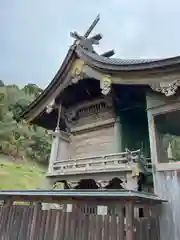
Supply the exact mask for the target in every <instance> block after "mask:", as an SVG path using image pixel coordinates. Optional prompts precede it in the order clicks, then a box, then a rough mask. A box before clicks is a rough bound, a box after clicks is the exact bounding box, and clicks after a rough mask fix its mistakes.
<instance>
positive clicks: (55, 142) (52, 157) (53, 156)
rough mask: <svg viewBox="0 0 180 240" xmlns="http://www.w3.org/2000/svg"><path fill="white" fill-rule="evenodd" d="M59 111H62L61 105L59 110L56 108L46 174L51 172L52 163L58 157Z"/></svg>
mask: <svg viewBox="0 0 180 240" xmlns="http://www.w3.org/2000/svg"><path fill="white" fill-rule="evenodd" d="M61 109H62V105H61V104H60V105H59V108H58V118H57V124H56V129H55V134H54V136H53V141H52V147H51V154H50V158H49V167H48V173H52V172H53V163H54V161H56V160H57V157H58V152H59V141H60V138H59V134H58V133H60V129H59V124H60V118H61Z"/></svg>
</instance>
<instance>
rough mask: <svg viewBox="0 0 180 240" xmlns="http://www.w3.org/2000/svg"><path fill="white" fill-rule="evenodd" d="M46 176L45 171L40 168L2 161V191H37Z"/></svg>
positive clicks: (0, 161) (0, 166) (0, 187)
mask: <svg viewBox="0 0 180 240" xmlns="http://www.w3.org/2000/svg"><path fill="white" fill-rule="evenodd" d="M44 174H45V170H44V169H43V168H41V167H39V166H36V165H32V164H30V163H26V164H18V163H15V162H11V161H8V160H6V159H0V190H27V189H37V188H39V187H41V185H42V183H43V177H44Z"/></svg>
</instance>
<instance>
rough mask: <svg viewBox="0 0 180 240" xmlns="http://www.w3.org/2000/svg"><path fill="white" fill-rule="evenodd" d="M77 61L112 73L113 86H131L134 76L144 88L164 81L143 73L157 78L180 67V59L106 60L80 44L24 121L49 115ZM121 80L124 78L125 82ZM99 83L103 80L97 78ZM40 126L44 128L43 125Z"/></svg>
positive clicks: (34, 102)
mask: <svg viewBox="0 0 180 240" xmlns="http://www.w3.org/2000/svg"><path fill="white" fill-rule="evenodd" d="M76 60H79V61H81V62H83V65H84V66H85V67H86V66H89V67H90V68H91V69H94V70H95V71H96V73H98V74H100V75H101V77H102V76H103V74H107V75H108V74H109V75H110V76H111V77H112V79H113V81H114V82H113V81H112V83H115V84H129V82H128V81H127V82H126V77H128V78H129V76H130V84H131V85H137V84H138V85H142V86H143V85H146V86H151V82H152V83H153V81H154V82H156V80H157V81H159V82H160V80H158V78H156V79H151V77H149V76H148V77H146V75H145V78H144V77H143V78H142V77H140V76H141V73H146V72H147V71H148V72H149V73H150V74H154V76H156V74H157V73H161V74H163V75H164V72H165V71H168V70H169V71H170V70H171V71H173V70H172V69H173V67H174V68H176V69H178V68H179V67H180V57H179V56H178V57H173V58H167V59H140V60H122V59H117V58H107V57H103V56H100V55H98V54H96V53H92V52H89V51H87V50H85V49H83V48H82V47H80V46H79V45H77V44H73V45H72V46H71V47H70V49H69V50H68V53H67V55H66V57H65V59H64V61H63V63H62V65H61V67H60V69H59V70H58V72H57V74H56V75H55V77H54V78H53V80H52V81H51V82H50V84H49V85H48V86H47V88H46V89H45V90H44V91H43V92H42V93H41V94H40V95H39V96H38V97H37V99H35V100H34V101H33V102H32V103H31V104H30V105H29V106H28V108H27V109H26V110H25V111H24V112H23V113H22V115H21V118H24V119H25V120H27V121H28V122H29V123H33V124H34V123H36V122H37V121H39V120H38V119H39V118H41V116H42V114H43V115H44V114H45V113H44V109H45V107H46V106H47V105H48V104H49V103H50V101H52V100H53V99H54V98H56V97H57V96H58V95H59V94H60V93H61V92H62V91H63V90H64V89H65V88H66V87H67V86H68V85H69V83H70V81H71V79H72V68H73V66H74V65H75V66H76ZM131 73H132V75H131ZM95 75H96V74H94V75H93V76H91V74H90V75H89V76H88V77H92V78H95V79H96V77H95ZM122 75H123V76H124V79H123V81H122V78H121V77H122ZM134 76H136V78H135V79H133V81H131V79H132V78H134ZM119 79H121V81H120V80H119ZM149 79H150V80H149ZM97 80H100V79H98V78H97ZM151 80H152V81H151ZM45 115H47V114H45ZM43 118H44V116H43ZM40 122H41V121H40ZM40 125H41V126H44V125H43V124H42V123H41V124H40ZM44 127H45V126H44Z"/></svg>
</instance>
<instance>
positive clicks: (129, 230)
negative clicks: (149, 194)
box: [125, 202, 134, 240]
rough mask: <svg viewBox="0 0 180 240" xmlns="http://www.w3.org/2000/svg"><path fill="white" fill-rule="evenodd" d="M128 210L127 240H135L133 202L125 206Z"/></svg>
mask: <svg viewBox="0 0 180 240" xmlns="http://www.w3.org/2000/svg"><path fill="white" fill-rule="evenodd" d="M125 208H126V240H134V206H133V203H132V202H128V203H126V205H125Z"/></svg>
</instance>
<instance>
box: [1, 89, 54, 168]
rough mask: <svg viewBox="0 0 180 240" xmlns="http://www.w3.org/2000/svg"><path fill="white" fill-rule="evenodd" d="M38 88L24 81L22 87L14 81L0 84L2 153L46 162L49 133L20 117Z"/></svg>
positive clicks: (38, 90)
mask: <svg viewBox="0 0 180 240" xmlns="http://www.w3.org/2000/svg"><path fill="white" fill-rule="evenodd" d="M41 92H42V89H40V88H39V87H38V86H36V85H35V84H27V85H26V86H25V87H24V88H22V89H20V88H19V87H18V86H16V85H6V86H0V152H1V153H3V154H6V155H10V156H13V157H14V158H15V159H25V158H29V159H31V160H32V161H35V162H38V163H41V164H47V161H48V158H49V153H50V140H51V139H50V137H49V136H48V135H47V133H46V131H45V130H44V129H42V128H40V127H36V128H34V127H33V126H29V125H28V124H26V123H25V122H24V121H22V120H21V119H20V113H21V112H22V111H23V110H24V109H25V108H26V107H27V106H28V104H29V103H30V102H31V101H32V100H33V99H34V98H35V97H36V96H37V95H38V94H40V93H41Z"/></svg>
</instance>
